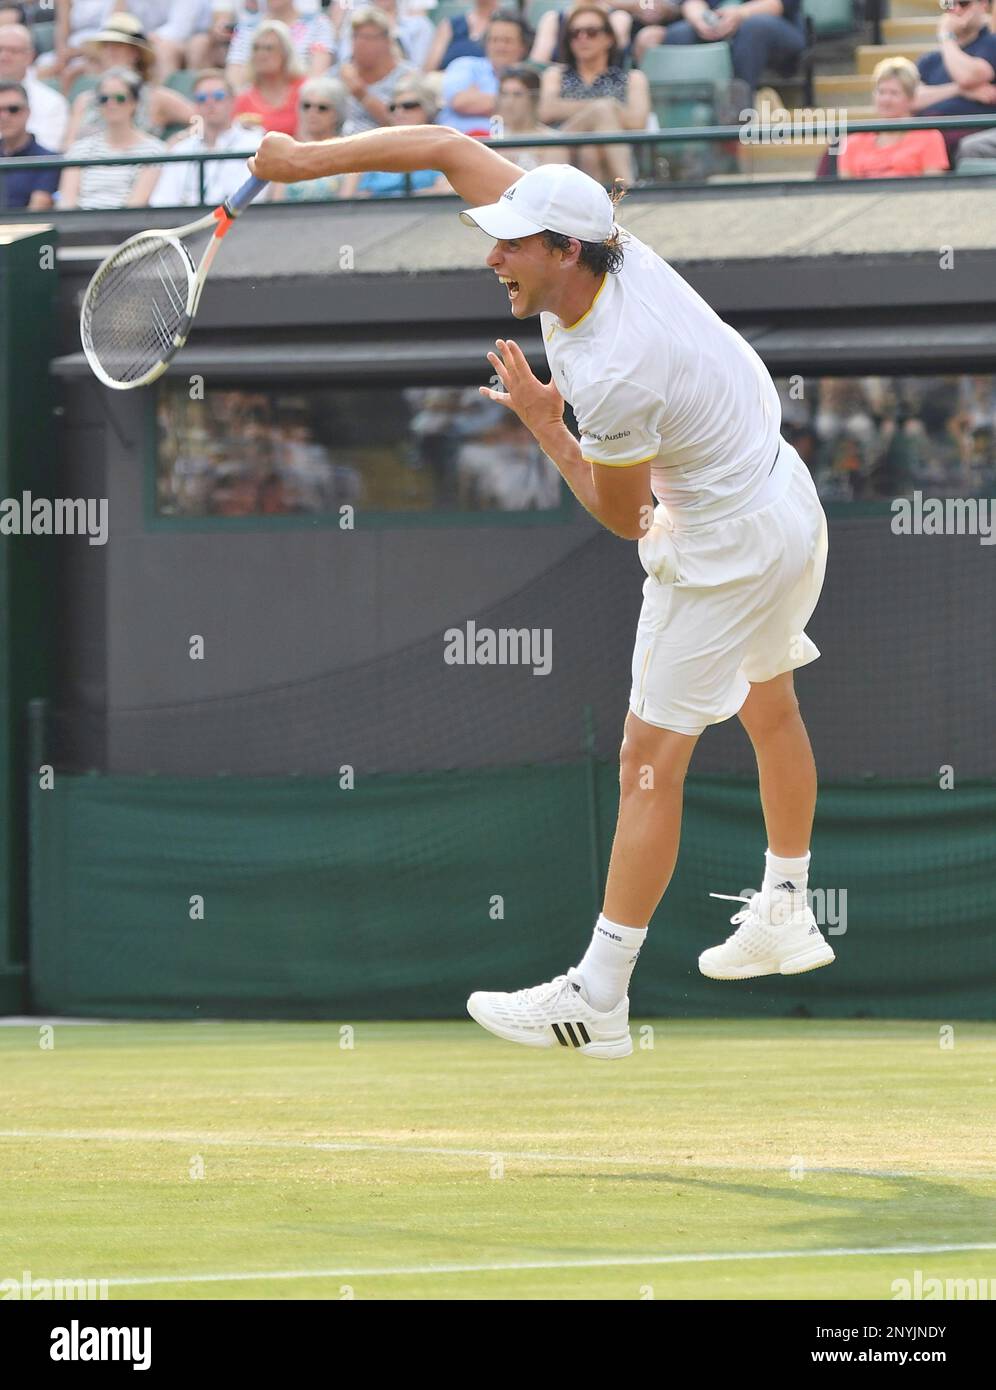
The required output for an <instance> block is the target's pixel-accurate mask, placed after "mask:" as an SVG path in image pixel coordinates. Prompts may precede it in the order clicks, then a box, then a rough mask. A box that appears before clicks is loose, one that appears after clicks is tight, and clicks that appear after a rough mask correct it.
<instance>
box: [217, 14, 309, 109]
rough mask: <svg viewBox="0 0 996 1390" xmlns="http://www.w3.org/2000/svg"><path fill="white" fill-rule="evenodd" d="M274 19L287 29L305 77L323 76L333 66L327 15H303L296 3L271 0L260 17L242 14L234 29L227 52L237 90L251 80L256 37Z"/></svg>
mask: <svg viewBox="0 0 996 1390" xmlns="http://www.w3.org/2000/svg"><path fill="white" fill-rule="evenodd" d="M274 20H276V21H277V23H279V24H283V25H285V26H286V28H287V30H288V33H289V35H290V42H291V45H292V47H293V50H294V52H295V53H296V55H297V60H298V69H299V72H300V74H301V75H302V76H305V77H320V76H321V74H322V73H323V72H328V70H329V68H330V67H331V66H332V61H333V58H335V57H336V43H335V33H334V31H333V29H332V24H331V21H330V20H329V17H328V15H326V14H323V13H322V12H321V11H318V12H316V13H314V14H301V13H300V11H298V10H297V8H296V7H295V5H294V0H268V4H267V5H266V8H265V10H261V11H260V13H258V14H249V13H243V14H242V16H241V18H240V19H239V22H238V24H237V25H236V26H235V33H234V35H233V36H232V44H231V47H230V48H229V50H228V78H229V81H230V82H231V84H232V86H233V88H234V89H235V91H239V89H240V88H241V87H244V86H245V84H246V82H247V81H249V80H250V68H251V63H250V54H251V52H252V49H253V45H254V41H255V38H256V35H257V34H258V33H259V31H260V28H261V26H262V25H264V24H269V23H272V22H273V21H274Z"/></svg>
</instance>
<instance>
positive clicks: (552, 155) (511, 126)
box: [497, 66, 571, 173]
mask: <svg viewBox="0 0 996 1390" xmlns="http://www.w3.org/2000/svg"><path fill="white" fill-rule="evenodd" d="M539 92H540V79H539V73H538V72H537V71H536V69H535V68H528V67H525V66H522V67H512V68H506V69H505V71H504V72H503V73H502V76H501V86H500V88H499V91H498V121H497V128H498V132H499V135H500V138H501V139H505V138H506V137H507V136H513V135H556V133H557V132H556V131H555V130H554V129H553V128H552V126H548V125H541V124H540V121H539V118H538V115H537V111H538V108H539ZM502 154H503V155H504V156H505V158H506V159H508V160H511V162H512V163H513V164H517V165H518V166H519V168H520V169H524V170H525V171H526V173H528V172H529V170H530V169H537V168H539V166H540V165H541V164H570V162H571V160H570V155H569V153H568V151H567V149H566V148H565V147H564V146H563V145H543V146H537V148H535V149H529V148H525V149H513V150H502Z"/></svg>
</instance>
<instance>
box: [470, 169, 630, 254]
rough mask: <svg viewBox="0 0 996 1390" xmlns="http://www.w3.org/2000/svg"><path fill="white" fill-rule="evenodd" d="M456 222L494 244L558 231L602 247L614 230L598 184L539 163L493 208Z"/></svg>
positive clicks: (606, 200)
mask: <svg viewBox="0 0 996 1390" xmlns="http://www.w3.org/2000/svg"><path fill="white" fill-rule="evenodd" d="M460 221H461V222H465V223H466V224H467V226H468V227H480V229H481V231H482V232H487V234H488V236H492V237H494V238H495V239H496V240H497V241H512V240H514V239H516V238H517V237H524V236H535V235H536V233H537V232H559V233H560V234H561V235H562V236H572V237H577V239H578V241H594V242H602V241H607V240H608V238H609V237H610V236H611V235H612V233H613V232H614V231H615V209H614V207H613V205H612V199H611V198H610V197H609V195H608V194H607V193H606V191H605V189H604V188H603V187H602V185H601V184H600V183H596V182H595V180H594V179H593V178H589V176H588V175H587V174H583V173H582V172H581V170H580V169H575V168H574V167H573V166H572V165H570V164H541V165H540V167H539V168H538V169H530V171H529V173H528V174H523V176H522V178H521V179H516V181H515V183H513V184H510V185H509V186H508V188H506V189H505V192H504V193H503V194H502V195H501V197H500V198H499V199H498V201H497V203H488V204H487V205H486V206H485V207H481V208H468V209H467V210H466V211H465V212H461V214H460Z"/></svg>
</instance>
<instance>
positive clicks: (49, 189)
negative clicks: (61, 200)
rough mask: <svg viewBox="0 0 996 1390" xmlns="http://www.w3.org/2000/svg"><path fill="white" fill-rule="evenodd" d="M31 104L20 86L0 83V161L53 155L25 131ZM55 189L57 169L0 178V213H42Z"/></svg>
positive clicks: (52, 152)
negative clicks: (22, 210) (11, 211)
mask: <svg viewBox="0 0 996 1390" xmlns="http://www.w3.org/2000/svg"><path fill="white" fill-rule="evenodd" d="M30 117H31V104H30V102H29V101H28V94H27V91H26V90H25V88H24V85H23V83H20V82H10V81H0V159H15V158H21V159H32V158H39V159H40V158H42V157H43V156H44V155H51V154H55V153H57V151H55V150H48V149H46V148H45V146H44V145H40V144H39V143H38V141H37V140H36V139H35V137H34V136H33V135H32V134H31V132H30V131H29V130H28V121H29V120H30ZM58 186H59V171H58V169H25V170H24V171H23V173H22V172H15V173H13V174H3V175H0V210H2V211H4V212H6V211H7V210H8V209H10V208H27V210H28V211H29V212H44V211H45V209H46V208H50V207H51V206H52V195H53V193H54V192H55V190H56V189H57V188H58Z"/></svg>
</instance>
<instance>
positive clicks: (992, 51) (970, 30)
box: [913, 0, 996, 151]
mask: <svg viewBox="0 0 996 1390" xmlns="http://www.w3.org/2000/svg"><path fill="white" fill-rule="evenodd" d="M942 7H943V8H944V10H945V13H944V14H943V15H942V16H941V20H940V23H939V24H938V26H937V38H938V42H939V44H940V47H939V48H937V49H935V50H934V51H933V52H932V53H926V54H924V56H923V57H922V58H921V59H920V61H919V62H918V63H917V67H918V69H919V72H920V86H919V87H918V88H917V91H916V95H915V96H914V98H913V110H914V111H915V112H916V113H917V115H918V116H991V115H993V114H996V111H994V107H996V86H994V78H996V34H993V33H991V32H990V30H989V5H988V0H943V4H942ZM945 138H946V139H947V141H948V148H949V150H950V151H953V150H954V148H956V147H957V144H958V140H959V132H957V131H955V132H952V133H951V134H949V135H947V136H946V137H945Z"/></svg>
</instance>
